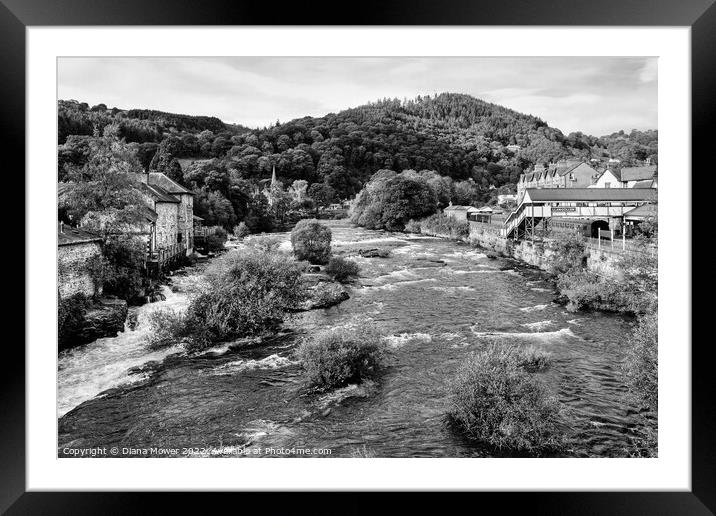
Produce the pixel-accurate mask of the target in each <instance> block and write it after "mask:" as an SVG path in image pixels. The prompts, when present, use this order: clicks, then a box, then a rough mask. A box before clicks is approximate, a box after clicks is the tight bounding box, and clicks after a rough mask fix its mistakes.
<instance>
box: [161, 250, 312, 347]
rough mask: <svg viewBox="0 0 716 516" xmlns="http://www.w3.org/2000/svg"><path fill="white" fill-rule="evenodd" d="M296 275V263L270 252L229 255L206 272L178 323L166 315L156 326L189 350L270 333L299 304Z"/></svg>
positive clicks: (300, 296)
mask: <svg viewBox="0 0 716 516" xmlns="http://www.w3.org/2000/svg"><path fill="white" fill-rule="evenodd" d="M301 271H302V267H301V265H300V264H298V263H296V262H294V261H292V260H286V257H285V256H281V255H276V254H275V253H267V252H262V251H258V250H256V249H251V248H249V249H246V250H241V251H238V250H237V251H232V252H230V253H227V254H225V255H223V256H222V257H220V258H217V259H216V260H215V261H214V263H212V265H211V266H210V267H209V269H207V272H206V274H205V279H206V285H205V287H204V288H203V290H202V292H201V293H200V294H198V295H197V296H196V297H194V298H193V299H192V300H191V302H190V304H189V307H188V309H187V312H186V315H185V317H184V318H183V322H181V324H180V323H179V322H178V321H176V320H175V318H173V317H168V316H167V317H166V320H165V321H163V323H160V324H163V325H165V326H166V327H167V329H166V331H167V332H171V333H172V335H173V338H174V340H175V341H178V340H183V341H185V344H186V346H187V349H189V350H190V351H196V350H200V349H203V348H205V347H208V346H210V345H211V344H212V343H215V342H222V341H227V340H232V339H237V338H240V337H246V336H252V335H259V334H261V333H263V332H266V331H268V330H271V329H274V328H275V327H276V326H277V325H278V324H279V323H281V321H283V319H284V317H285V316H286V315H287V313H288V312H289V311H291V310H295V309H297V308H298V306H299V304H300V303H301V302H302V301H303V300H304V299H305V297H306V293H305V289H304V288H303V284H302V280H301ZM161 331H164V330H161Z"/></svg>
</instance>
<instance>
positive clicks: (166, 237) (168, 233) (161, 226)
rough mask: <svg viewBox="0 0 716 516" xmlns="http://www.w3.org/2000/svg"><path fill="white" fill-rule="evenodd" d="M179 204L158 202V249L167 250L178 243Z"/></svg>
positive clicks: (156, 206)
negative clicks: (166, 248)
mask: <svg viewBox="0 0 716 516" xmlns="http://www.w3.org/2000/svg"><path fill="white" fill-rule="evenodd" d="M179 206H180V205H179V204H178V203H171V202H158V203H156V205H155V207H154V211H156V212H157V225H156V227H157V248H159V249H161V248H165V247H169V246H171V245H174V244H176V243H177V232H178V230H179V221H178V219H179V212H178V210H179Z"/></svg>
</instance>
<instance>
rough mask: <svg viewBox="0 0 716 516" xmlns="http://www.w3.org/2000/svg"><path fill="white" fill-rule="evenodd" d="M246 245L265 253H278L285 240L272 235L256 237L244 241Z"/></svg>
mask: <svg viewBox="0 0 716 516" xmlns="http://www.w3.org/2000/svg"><path fill="white" fill-rule="evenodd" d="M244 243H245V244H247V245H248V246H250V247H253V248H254V249H256V250H258V251H262V252H264V253H273V252H277V251H278V248H279V247H280V246H281V244H282V243H283V239H282V238H281V237H278V236H272V235H254V236H250V237H248V238H246V239H244Z"/></svg>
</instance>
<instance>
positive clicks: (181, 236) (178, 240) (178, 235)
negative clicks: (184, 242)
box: [177, 233, 184, 244]
mask: <svg viewBox="0 0 716 516" xmlns="http://www.w3.org/2000/svg"><path fill="white" fill-rule="evenodd" d="M183 237H184V235H182V234H181V233H177V243H179V244H181V239H182V238H183Z"/></svg>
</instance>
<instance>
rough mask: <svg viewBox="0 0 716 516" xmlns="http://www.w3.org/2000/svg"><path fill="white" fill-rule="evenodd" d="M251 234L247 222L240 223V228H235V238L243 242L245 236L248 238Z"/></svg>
mask: <svg viewBox="0 0 716 516" xmlns="http://www.w3.org/2000/svg"><path fill="white" fill-rule="evenodd" d="M250 233H251V230H250V229H249V227H248V226H247V225H246V223H245V222H239V224H238V226H235V227H234V236H235V237H236V238H238V239H239V240H241V239H242V238H244V237H245V236H248V235H249V234H250Z"/></svg>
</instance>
